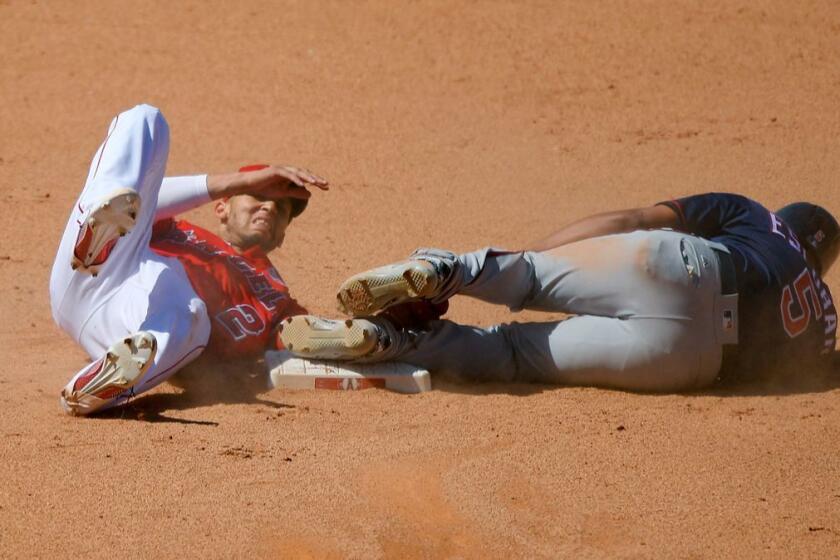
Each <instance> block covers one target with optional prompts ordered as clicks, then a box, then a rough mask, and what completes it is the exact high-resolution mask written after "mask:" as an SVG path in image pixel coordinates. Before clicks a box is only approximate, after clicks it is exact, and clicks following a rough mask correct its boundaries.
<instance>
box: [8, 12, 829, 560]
mask: <svg viewBox="0 0 840 560" xmlns="http://www.w3.org/2000/svg"><path fill="white" fill-rule="evenodd" d="M141 5H142V7H139V6H141ZM692 5H693V6H692ZM170 6H178V8H177V9H174V8H172V7H170ZM233 6H234V4H232V3H227V2H192V3H169V2H144V3H142V4H137V3H132V2H104V1H100V2H93V1H89V0H79V1H76V2H64V3H62V2H54V3H42V2H24V1H8V0H0V60H2V64H0V99H2V103H0V123H2V134H0V189H2V190H0V197H2V203H3V205H2V208H3V211H2V218H3V219H2V220H0V228H2V229H0V238H1V239H2V244H0V313H2V324H0V363H2V364H3V365H2V367H0V371H1V372H2V373H0V454H2V461H0V477H2V481H3V482H2V484H0V556H2V557H6V558H13V557H14V558H19V557H44V558H55V557H92V558H110V557H114V556H115V555H119V556H120V557H128V558H152V557H161V558H174V557H179V558H232V557H247V556H256V557H263V558H279V557H283V558H509V557H523V558H557V557H572V558H693V559H699V558H721V557H728V558H739V559H742V558H784V559H788V558H838V557H840V553H838V550H840V453H838V451H840V443H838V442H840V381H838V378H837V375H835V376H834V377H833V378H829V379H822V380H807V381H803V382H802V383H801V384H797V385H791V384H785V385H782V386H772V387H768V386H766V385H755V386H748V387H740V388H738V389H736V390H734V391H728V392H725V391H712V392H709V393H703V394H695V395H678V396H650V395H638V394H629V393H622V392H613V391H603V390H597V389H588V388H586V389H581V388H551V387H542V386H498V385H493V386H480V387H477V388H471V387H462V386H443V387H442V388H441V389H439V390H436V391H433V392H431V393H428V394H424V395H420V396H400V395H395V394H390V393H386V392H382V391H366V392H361V393H355V394H353V393H340V392H292V391H268V392H266V391H262V392H256V394H254V393H255V392H254V391H249V387H248V386H243V385H244V384H239V386H238V387H237V388H236V389H234V388H228V389H225V388H216V389H215V390H208V391H206V392H203V393H200V394H198V395H196V396H193V397H189V396H188V395H187V394H182V393H181V392H180V390H179V389H176V388H174V387H172V386H170V385H164V386H163V387H161V388H160V389H159V390H156V391H154V392H153V393H151V394H149V395H146V396H143V397H142V398H139V399H137V400H136V401H135V403H134V405H133V406H131V407H129V409H127V410H126V411H125V412H124V413H123V414H116V415H112V416H109V417H106V418H101V419H95V420H85V419H74V418H68V417H65V416H64V415H63V414H62V413H61V411H60V410H59V407H58V391H59V389H60V388H61V386H62V385H63V384H64V383H65V381H66V379H67V378H68V377H69V376H70V375H71V374H72V373H73V372H75V371H76V370H77V369H78V368H79V367H81V365H82V364H83V363H84V362H85V356H84V354H83V352H82V351H81V350H80V349H78V348H77V347H76V346H75V345H74V343H73V342H72V341H71V340H70V339H69V338H68V337H67V336H65V335H64V334H62V333H61V332H60V331H59V330H58V329H57V328H56V327H55V325H54V324H53V322H52V320H51V317H50V313H49V306H48V302H47V280H48V273H49V269H50V266H51V263H52V258H53V255H54V252H55V249H56V247H57V243H58V239H59V235H60V231H61V229H62V227H63V224H64V222H65V219H66V215H67V213H68V211H69V208H70V205H71V204H72V202H73V200H74V198H75V196H76V193H77V191H78V190H79V189H80V188H81V186H82V183H83V181H84V177H85V175H86V172H87V166H88V161H89V158H90V156H91V155H92V153H93V151H94V150H95V149H96V146H97V145H98V143H99V142H100V140H101V138H102V135H103V134H104V132H105V130H106V128H107V124H108V122H109V120H110V118H111V117H112V116H113V115H114V114H115V113H117V112H118V111H120V110H122V109H125V108H127V107H129V106H131V105H133V104H135V103H138V102H148V103H151V104H154V105H157V106H159V107H161V108H162V109H163V111H164V113H165V114H166V116H167V118H168V120H169V123H170V125H171V130H172V149H171V158H170V165H169V172H170V174H182V173H192V172H202V171H210V172H222V171H229V170H232V169H234V168H236V167H237V166H239V165H241V164H243V163H248V162H254V161H272V162H278V163H286V162H288V163H295V164H299V165H305V166H308V167H310V168H312V169H313V170H316V171H317V172H319V173H322V174H324V175H326V176H327V177H329V178H330V179H331V180H332V182H333V185H334V187H333V189H332V190H331V191H330V192H329V193H326V194H317V195H316V196H315V198H314V200H313V201H312V204H311V205H310V209H309V210H308V211H307V212H306V214H304V215H303V217H302V218H301V219H300V220H299V221H297V222H296V223H295V224H294V225H293V227H292V229H291V231H290V234H289V236H288V237H287V240H286V246H285V247H284V248H283V249H282V250H281V251H280V252H279V253H278V254H277V255H275V261H276V263H277V265H278V267H279V268H280V269H281V271H282V273H283V274H284V276H285V277H286V279H287V280H288V281H289V282H290V283H291V285H292V288H293V292H294V293H295V294H296V295H297V297H298V298H299V299H300V300H301V301H302V302H303V303H305V304H306V305H308V306H309V307H310V309H311V310H313V311H315V312H319V313H332V312H333V307H332V298H333V295H332V294H333V289H334V288H335V286H336V285H337V283H338V282H339V281H340V280H341V279H342V278H343V277H344V276H346V275H347V274H349V273H351V272H355V271H358V270H362V269H364V268H367V267H370V266H373V265H377V264H381V263H383V262H387V261H390V260H394V259H397V258H400V257H402V256H403V255H405V254H406V253H407V252H408V251H410V250H411V249H413V248H414V247H416V246H420V245H439V246H445V247H449V248H452V249H455V250H466V249H471V248H475V247H477V246H481V245H485V244H489V243H492V244H496V245H502V246H517V245H519V244H521V243H524V242H527V241H529V240H532V239H535V238H538V237H541V236H543V235H545V234H547V233H548V232H550V231H551V230H552V229H553V228H555V227H556V226H558V225H560V224H562V223H563V222H566V221H569V220H571V219H573V218H578V217H581V216H583V215H585V214H587V213H591V212H595V211H599V210H604V209H612V208H619V207H625V206H629V205H641V204H647V203H651V202H654V201H657V200H660V199H663V198H667V197H670V196H676V195H682V194H689V193H696V192H702V191H706V190H710V189H721V190H735V191H740V192H743V193H745V194H747V195H750V196H754V197H756V198H758V199H760V200H762V201H765V202H766V204H767V205H769V206H771V207H776V206H779V205H781V204H783V203H785V202H787V201H790V200H794V199H800V198H808V199H813V200H815V201H819V202H821V203H823V204H825V205H826V206H828V207H829V208H831V209H833V210H835V211H840V194H839V193H840V191H838V189H837V186H838V177H840V157H838V148H837V146H838V143H837V142H838V136H840V111H838V94H837V92H838V89H840V71H838V66H837V53H838V52H840V8H838V5H837V4H836V3H835V2H831V1H818V0H814V1H803V2H787V1H781V0H780V1H758V2H755V1H752V2H730V1H722V0H710V1H707V2H700V3H676V2H667V1H662V2H633V1H597V2H596V1H593V2H575V3H573V2H562V3H561V2H554V1H548V2H536V1H535V2H528V3H516V2H504V1H500V2H483V3H480V4H479V3H470V2H457V3H454V2H428V1H419V2H405V3H402V4H400V5H397V4H396V3H391V2H362V3H345V2H327V3H314V2H288V3H286V5H281V4H279V3H272V2H250V3H246V4H244V5H240V7H237V8H233ZM190 217H191V218H192V219H195V220H197V221H199V222H200V223H202V224H204V225H211V224H212V221H213V219H212V215H211V214H210V212H208V211H206V210H199V211H197V212H195V213H193V214H191V215H190ZM828 282H829V284H830V286H831V288H832V289H833V290H834V291H835V292H836V293H840V273H838V272H837V271H835V272H833V273H832V274H830V275H829V277H828ZM452 316H453V317H454V318H456V319H458V320H462V321H467V322H474V323H478V324H490V323H492V322H495V321H499V320H504V319H507V318H509V314H508V313H507V312H506V311H505V310H500V309H494V308H491V307H489V306H485V305H480V304H477V303H473V302H469V301H456V302H455V304H454V306H453V312H452ZM537 317H538V315H536V314H530V315H525V316H524V317H523V319H525V320H527V319H534V318H537ZM208 371H209V373H208V376H210V375H215V376H216V377H218V376H222V375H225V374H226V373H227V374H228V375H233V374H238V375H239V376H245V377H248V378H254V379H253V380H252V381H253V383H259V382H260V381H261V376H262V372H261V370H260V368H259V367H258V366H252V367H250V368H240V369H239V371H237V372H223V371H218V370H214V369H213V368H208ZM801 373H802V376H803V378H805V379H807V378H808V374H807V372H801ZM208 383H209V382H208Z"/></svg>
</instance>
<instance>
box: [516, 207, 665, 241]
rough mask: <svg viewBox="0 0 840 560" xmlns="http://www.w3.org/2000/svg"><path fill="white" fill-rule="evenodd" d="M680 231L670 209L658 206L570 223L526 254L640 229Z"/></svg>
mask: <svg viewBox="0 0 840 560" xmlns="http://www.w3.org/2000/svg"><path fill="white" fill-rule="evenodd" d="M662 228H671V229H679V228H680V218H679V216H678V215H677V213H676V212H675V211H674V210H673V209H671V208H670V207H669V206H664V205H657V206H648V207H645V208H633V209H630V210H618V211H615V212H605V213H603V214H595V215H594V216H589V217H587V218H583V219H581V220H577V221H575V222H572V223H570V224H568V225H566V226H564V227H562V228H560V229H559V230H557V231H556V232H554V233H552V234H551V235H549V236H548V237H546V238H544V239H540V240H539V241H535V242H533V243H530V244H529V245H528V246H527V247H526V248H525V250H527V251H538V252H539V251H548V250H550V249H554V248H555V247H559V246H561V245H566V244H567V243H574V242H575V241H581V240H583V239H589V238H591V237H601V236H603V235H612V234H616V233H627V232H630V231H636V230H639V229H662Z"/></svg>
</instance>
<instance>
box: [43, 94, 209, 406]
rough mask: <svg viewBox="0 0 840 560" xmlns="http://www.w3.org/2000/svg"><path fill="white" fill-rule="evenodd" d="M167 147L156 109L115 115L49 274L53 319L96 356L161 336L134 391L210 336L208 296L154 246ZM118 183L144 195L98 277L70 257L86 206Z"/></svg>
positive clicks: (183, 360)
mask: <svg viewBox="0 0 840 560" xmlns="http://www.w3.org/2000/svg"><path fill="white" fill-rule="evenodd" d="M168 154H169V126H168V125H167V123H166V120H165V119H164V118H163V115H162V114H161V112H160V111H159V110H158V109H156V108H154V107H150V106H148V105H138V106H137V107H134V108H133V109H130V110H128V111H126V112H124V113H120V114H119V115H118V116H117V117H116V118H114V120H113V121H112V122H111V126H110V129H109V131H108V136H107V137H106V139H105V141H104V142H103V143H102V145H101V146H100V147H99V149H98V150H97V152H96V154H95V155H94V157H93V160H92V162H91V166H90V172H89V173H88V177H87V181H86V183H85V187H84V189H83V190H82V193H81V195H80V196H79V199H78V201H77V202H76V205H75V206H74V208H73V211H72V212H71V214H70V219H69V221H68V222H67V227H66V228H65V230H64V235H63V236H62V239H61V244H60V246H59V249H58V254H57V255H56V259H55V263H54V264H53V269H52V275H51V277H50V303H51V306H52V314H53V318H54V319H55V322H56V323H57V324H58V325H59V326H60V327H61V328H62V329H63V330H64V331H65V332H66V333H67V334H69V335H70V336H71V337H72V338H73V339H74V340H76V341H77V342H78V343H79V344H80V345H81V346H82V348H84V349H85V351H86V352H87V353H88V355H89V356H90V357H91V358H92V359H98V358H100V357H102V355H104V353H105V352H106V350H107V349H108V347H109V346H110V345H111V344H113V343H114V342H116V341H118V340H120V339H121V338H123V337H125V336H128V335H130V334H133V333H135V332H137V331H141V330H142V331H148V332H150V333H152V334H153V335H154V336H155V338H157V344H158V350H157V355H156V356H155V360H154V364H153V365H152V366H151V367H150V368H149V369H148V370H147V372H146V373H145V375H144V377H143V379H142V380H141V381H140V382H139V383H138V384H137V385H136V386H135V387H134V391H133V393H134V394H138V393H141V392H143V391H146V390H148V389H150V388H152V387H154V386H155V385H157V384H159V383H161V382H162V381H163V380H165V379H166V378H168V377H169V376H171V375H172V374H173V373H175V372H176V371H177V370H178V369H180V368H181V367H183V366H184V365H186V364H188V363H189V362H191V361H192V360H194V359H195V358H196V357H198V355H199V354H200V353H201V351H202V350H203V349H204V347H205V345H206V344H207V340H208V338H209V336H210V321H209V319H208V317H207V312H206V309H205V306H204V302H203V301H201V299H199V297H198V296H197V295H196V293H195V291H194V290H193V288H192V286H191V284H190V281H189V279H188V277H187V275H186V273H185V272H184V269H183V267H182V266H181V264H180V263H179V262H178V260H177V259H173V258H167V257H161V256H159V255H157V254H156V253H154V252H153V251H152V250H151V249H150V248H149V240H150V239H151V234H152V225H153V223H154V220H155V214H156V207H157V202H158V192H159V191H160V187H161V181H162V180H163V175H164V171H165V168H166V160H167V157H168ZM116 188H129V189H132V190H134V191H136V192H137V193H138V194H139V195H140V202H141V206H140V213H139V214H138V216H137V221H136V225H135V227H134V229H132V231H131V232H130V233H129V234H128V235H126V236H125V237H123V238H121V239H120V240H119V241H118V242H117V244H116V246H115V247H114V249H113V251H112V253H111V255H110V256H109V257H108V260H107V262H106V263H105V264H104V265H103V266H102V268H101V269H100V271H99V274H98V276H97V277H95V278H94V277H92V276H91V275H89V274H85V273H82V272H76V271H73V270H72V268H71V266H70V263H71V257H72V254H73V248H74V245H75V242H76V237H77V235H78V233H79V226H80V224H81V223H82V220H83V218H84V217H85V216H86V212H87V211H88V210H89V209H90V208H92V207H93V206H95V205H96V204H97V203H98V202H99V201H100V200H101V199H102V198H103V197H104V196H106V195H107V194H108V193H109V192H111V191H112V190H113V189H116ZM80 373H81V372H80ZM77 375H78V374H77ZM126 398H127V397H125V396H123V397H120V398H118V399H115V401H114V402H113V403H111V404H110V405H109V406H114V405H116V404H121V403H122V402H124V401H125V400H126Z"/></svg>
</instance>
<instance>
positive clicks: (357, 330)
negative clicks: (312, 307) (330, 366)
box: [277, 315, 384, 360]
mask: <svg viewBox="0 0 840 560" xmlns="http://www.w3.org/2000/svg"><path fill="white" fill-rule="evenodd" d="M380 333H381V331H380V329H379V327H378V326H376V325H375V324H374V323H373V322H371V321H368V320H366V319H345V320H340V321H333V320H330V319H323V318H321V317H316V316H314V315H296V316H294V317H288V318H286V319H284V320H283V322H282V323H280V325H279V326H278V327H277V337H278V340H279V342H280V343H281V344H282V345H283V347H284V348H285V349H286V350H288V351H289V352H291V353H292V354H294V355H295V356H298V357H300V358H317V359H321V360H353V359H356V358H362V357H365V356H368V355H369V354H371V353H373V352H375V351H376V350H377V348H378V347H380V346H381V344H382V343H383V342H384V341H383V340H382V338H383V337H382V336H381V334H380Z"/></svg>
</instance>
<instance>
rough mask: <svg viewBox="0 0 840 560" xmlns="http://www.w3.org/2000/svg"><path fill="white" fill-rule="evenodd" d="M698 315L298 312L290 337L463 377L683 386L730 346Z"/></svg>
mask: <svg viewBox="0 0 840 560" xmlns="http://www.w3.org/2000/svg"><path fill="white" fill-rule="evenodd" d="M695 326H696V325H694V324H692V323H691V322H690V321H682V320H662V319H630V320H622V319H616V318H610V317H593V316H580V317H574V318H572V319H568V320H565V321H561V322H546V323H510V324H503V325H496V326H493V327H490V328H486V329H483V328H478V327H471V326H465V325H459V324H456V323H453V322H451V321H435V322H432V323H431V324H430V326H429V327H428V328H426V329H422V330H401V329H397V328H395V327H394V326H393V325H392V324H391V323H390V322H389V321H388V320H387V319H385V318H383V317H367V318H357V319H345V320H329V319H323V318H319V317H314V316H297V317H291V318H289V319H288V320H287V321H286V322H284V325H283V329H282V332H281V334H280V338H281V341H282V342H283V343H284V345H285V346H286V348H287V349H288V350H290V351H291V352H292V353H293V354H294V355H296V356H299V357H303V358H310V359H322V360H339V361H353V362H358V363H365V362H388V361H398V362H405V363H409V364H413V365H415V366H418V367H422V368H425V369H428V370H429V371H431V372H432V373H433V374H446V375H452V376H456V377H458V378H462V379H469V380H481V381H501V382H512V381H516V382H536V383H546V384H555V385H556V384H560V385H587V386H599V387H608V388H615V389H625V390H635V391H680V390H689V389H695V388H699V387H702V386H704V385H708V384H710V383H711V382H712V381H713V380H714V379H715V376H716V374H717V371H718V369H719V367H720V358H721V352H720V346H719V345H717V344H715V340H714V338H713V337H703V336H698V334H700V333H695V332H694V331H693V327H695Z"/></svg>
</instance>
